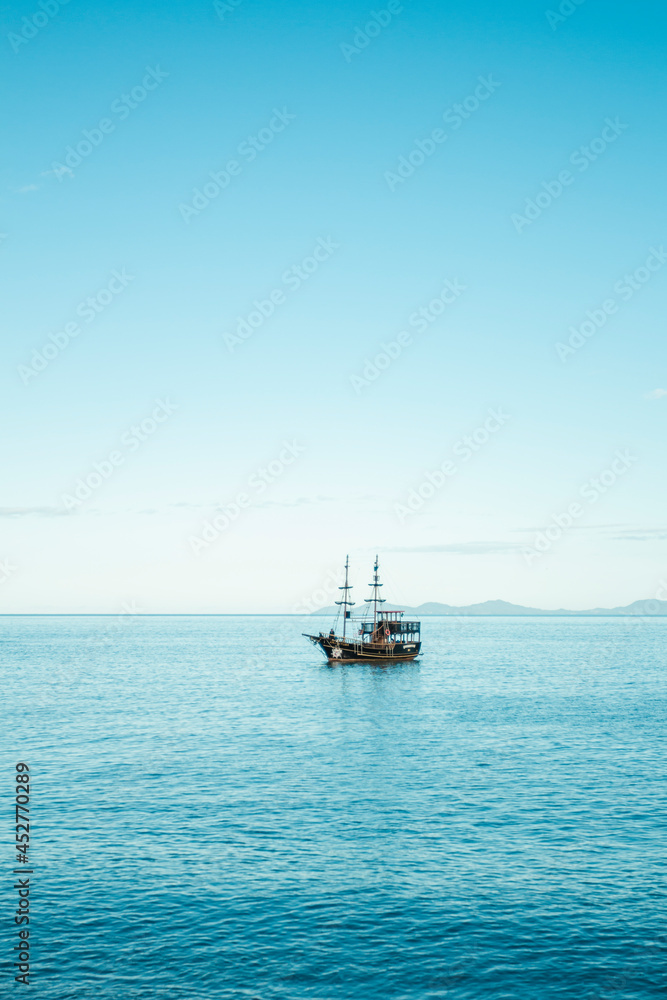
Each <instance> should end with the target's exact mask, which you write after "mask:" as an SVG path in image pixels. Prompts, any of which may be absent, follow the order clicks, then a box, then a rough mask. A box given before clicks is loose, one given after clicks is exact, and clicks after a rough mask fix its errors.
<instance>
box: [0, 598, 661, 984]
mask: <svg viewBox="0 0 667 1000" xmlns="http://www.w3.org/2000/svg"><path fill="white" fill-rule="evenodd" d="M312 626H313V620H312V619H311V620H308V619H298V618H268V617H267V618H254V617H248V618H225V617H201V618H195V617H183V618H179V617H164V618H163V617H150V618H135V619H128V620H124V621H122V622H121V623H119V621H118V620H117V619H115V618H104V617H99V618H98V617H82V618H69V617H64V618H58V617H43V618H38V617H34V618H33V617H25V618H22V617H17V618H0V647H1V649H2V654H3V655H2V668H1V669H2V673H3V680H2V689H3V693H4V696H5V697H4V706H3V714H4V716H5V721H4V723H3V732H4V733H5V737H4V739H3V742H4V749H5V751H6V752H5V753H4V754H3V760H4V766H3V772H4V775H5V777H4V779H3V781H2V788H1V789H0V793H1V797H2V815H3V816H5V817H8V816H9V815H10V808H9V803H10V795H11V794H12V791H13V789H12V776H13V773H14V764H15V762H16V761H17V760H21V759H23V760H27V761H28V763H29V765H30V767H31V771H32V803H31V810H32V812H31V822H32V824H33V825H32V830H31V837H32V846H33V863H34V868H35V875H34V881H35V896H34V899H33V903H32V905H33V914H34V915H33V919H32V923H31V932H32V939H33V940H34V943H35V962H34V982H35V985H34V986H33V987H31V996H32V997H33V998H42V997H44V998H48V1000H56V998H57V1000H64V998H70V997H72V998H74V997H76V998H79V997H81V998H84V997H85V998H93V1000H135V998H151V997H156V998H158V997H159V998H164V1000H170V998H174V1000H209V998H210V1000H226V998H239V1000H301V998H311V1000H376V998H377V1000H380V998H382V1000H431V998H441V997H447V998H450V1000H468V998H471V1000H473V998H474V1000H478V998H487V997H488V998H493V1000H503V998H530V1000H541V998H545V1000H552V998H553V1000H556V998H568V1000H570V998H571V1000H587V998H590V1000H606V998H624V1000H634V998H644V997H654V996H655V997H657V996H664V994H665V988H666V986H667V979H666V977H665V964H666V963H665V958H666V956H667V930H666V922H665V917H666V912H665V909H666V908H665V890H666V882H665V874H666V869H665V837H666V829H667V808H666V804H665V792H664V774H665V732H666V730H665V715H666V713H665V708H666V698H665V663H666V659H667V657H666V640H667V621H664V620H659V619H652V620H651V619H642V620H629V619H577V618H574V619H567V618H545V619H539V618H533V619H530V618H529V619H509V618H485V619H483V618H468V619H465V620H462V621H457V620H454V619H446V618H445V619H442V618H439V619H431V620H429V619H427V620H426V622H425V626H424V647H425V648H424V654H423V656H422V658H421V660H419V661H417V662H416V663H413V664H406V665H401V666H397V667H389V668H379V667H374V666H364V665H352V666H348V667H342V666H337V667H335V668H334V667H328V666H327V665H326V663H325V661H324V659H323V657H322V655H321V653H320V652H319V651H318V650H317V649H315V648H313V647H311V646H310V644H309V643H308V642H307V641H306V640H305V639H304V638H303V637H302V636H301V632H302V631H305V630H306V628H307V627H310V628H312ZM324 626H325V623H324V622H320V621H319V620H317V622H316V627H318V628H319V627H324ZM326 626H327V627H328V623H326ZM4 822H5V832H4V833H3V835H2V838H1V840H2V842H3V843H5V844H6V845H7V847H5V848H3V850H4V856H5V864H4V870H5V871H6V872H7V871H9V870H10V869H11V866H12V865H13V863H14V854H13V853H10V852H9V844H10V839H13V829H12V827H11V825H10V824H11V822H12V821H11V819H7V818H6V819H5V821H4ZM10 877H11V876H8V875H7V876H5V882H6V884H7V885H10V883H8V882H7V879H8V878H10ZM5 926H7V924H6V923H5ZM8 954H9V948H6V949H5V951H4V955H3V956H1V957H2V960H3V963H4V968H5V969H7V968H8V962H7V955H8ZM12 975H13V973H9V975H8V978H9V979H11V976H12ZM5 976H7V973H5ZM6 981H7V980H6ZM8 985H10V986H12V987H14V988H15V990H16V991H18V990H20V989H22V986H21V985H20V984H16V985H15V984H14V983H11V982H9V983H8ZM17 995H18V993H17Z"/></svg>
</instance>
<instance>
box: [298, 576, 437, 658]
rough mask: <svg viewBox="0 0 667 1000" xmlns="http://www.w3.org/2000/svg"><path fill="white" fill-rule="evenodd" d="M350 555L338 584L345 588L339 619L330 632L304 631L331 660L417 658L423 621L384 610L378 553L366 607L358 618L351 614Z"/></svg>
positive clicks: (339, 603) (338, 603) (337, 602)
mask: <svg viewBox="0 0 667 1000" xmlns="http://www.w3.org/2000/svg"><path fill="white" fill-rule="evenodd" d="M349 569H350V559H349V556H348V557H347V558H346V559H345V584H344V585H343V586H342V587H339V588H338V589H339V590H342V591H343V600H342V601H336V604H337V605H338V607H339V609H341V610H339V611H338V614H337V615H336V621H335V622H334V625H333V626H332V628H331V630H330V631H329V632H320V633H319V635H308V633H307V632H303V633H302V634H303V635H305V636H306V638H307V639H310V641H311V642H312V643H313V645H315V646H319V647H320V649H321V650H322V652H323V653H324V655H325V656H326V658H327V660H328V661H329V662H330V663H338V662H340V661H342V660H344V661H345V662H347V663H350V662H352V663H367V662H373V663H398V662H401V661H405V660H414V658H415V657H416V656H418V655H419V651H420V649H421V622H415V621H404V620H403V617H404V615H405V612H404V611H383V610H382V605H383V604H385V603H386V601H385V600H384V598H382V597H380V588H381V587H382V586H383V585H382V584H381V583H380V576H379V564H378V557H377V556H376V557H375V565H374V567H373V582H372V583H371V584H370V587H371V595H370V597H367V598H366V600H365V601H364V604H366V608H365V609H364V610H363V612H362V614H361V615H360V616H359V617H358V618H352V612H351V611H350V610H348V609H349V608H352V607H354V601H351V600H350V591H351V590H352V586H351V585H350V583H349ZM341 615H342V619H343V627H342V632H341V634H340V635H339V634H338V633H337V631H336V630H337V628H338V627H339V621H340V618H341Z"/></svg>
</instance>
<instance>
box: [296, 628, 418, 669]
mask: <svg viewBox="0 0 667 1000" xmlns="http://www.w3.org/2000/svg"><path fill="white" fill-rule="evenodd" d="M304 635H306V633H305V632H304ZM307 638H308V639H310V641H311V642H312V643H314V644H315V645H316V646H319V647H320V649H321V650H322V652H323V653H324V655H325V656H326V658H327V660H328V661H329V662H330V663H343V662H345V663H405V662H407V661H409V660H414V659H415V657H417V656H419V650H420V649H421V643H420V642H386V643H385V642H348V641H347V640H343V639H340V638H338V637H336V636H334V637H333V638H332V637H331V636H328V635H308V636H307Z"/></svg>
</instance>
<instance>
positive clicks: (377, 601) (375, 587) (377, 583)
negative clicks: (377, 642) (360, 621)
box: [368, 556, 385, 631]
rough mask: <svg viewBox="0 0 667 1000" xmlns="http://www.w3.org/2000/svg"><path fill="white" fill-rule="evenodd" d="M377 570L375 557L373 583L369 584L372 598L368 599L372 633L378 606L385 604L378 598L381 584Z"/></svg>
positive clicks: (375, 623) (377, 564)
mask: <svg viewBox="0 0 667 1000" xmlns="http://www.w3.org/2000/svg"><path fill="white" fill-rule="evenodd" d="M378 569H379V563H378V557H377V556H376V557H375V565H374V566H373V582H372V583H371V587H372V588H373V593H372V596H371V597H369V598H368V600H369V601H372V602H373V631H375V628H376V626H377V617H378V604H384V603H385V602H384V599H383V598H382V597H380V587H381V586H382V584H381V583H380V576H379V573H378Z"/></svg>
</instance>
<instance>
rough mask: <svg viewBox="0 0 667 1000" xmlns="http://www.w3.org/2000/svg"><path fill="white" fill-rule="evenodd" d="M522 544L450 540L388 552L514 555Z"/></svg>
mask: <svg viewBox="0 0 667 1000" xmlns="http://www.w3.org/2000/svg"><path fill="white" fill-rule="evenodd" d="M524 547H525V546H523V545H517V544H516V542H451V543H450V544H449V545H417V546H414V547H413V546H406V547H400V548H395V549H387V550H386V551H388V552H452V553H454V554H456V555H462V556H492V555H514V554H516V553H517V552H523V550H524Z"/></svg>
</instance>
